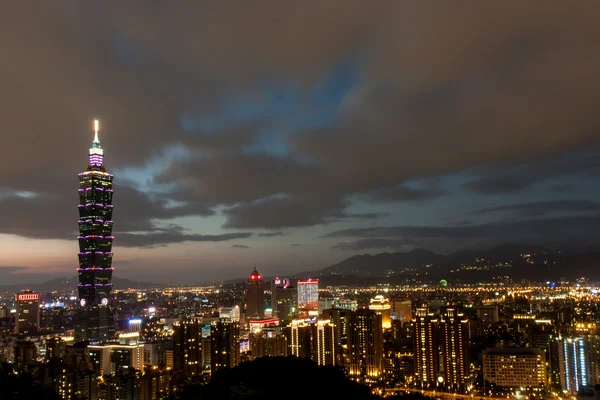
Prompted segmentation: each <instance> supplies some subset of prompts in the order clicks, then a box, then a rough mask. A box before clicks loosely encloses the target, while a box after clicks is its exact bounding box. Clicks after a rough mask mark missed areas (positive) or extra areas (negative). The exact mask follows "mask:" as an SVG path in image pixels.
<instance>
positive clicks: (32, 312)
mask: <svg viewBox="0 0 600 400" xmlns="http://www.w3.org/2000/svg"><path fill="white" fill-rule="evenodd" d="M15 304H16V306H17V307H16V309H17V314H16V315H15V334H17V335H32V334H34V333H36V332H37V331H38V329H39V328H40V295H39V294H38V293H33V292H32V291H31V290H24V291H23V292H21V293H17V294H15Z"/></svg>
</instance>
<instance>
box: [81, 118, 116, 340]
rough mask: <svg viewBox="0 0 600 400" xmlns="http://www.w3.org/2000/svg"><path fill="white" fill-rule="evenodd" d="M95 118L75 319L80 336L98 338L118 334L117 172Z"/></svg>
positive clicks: (84, 177) (85, 178)
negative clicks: (107, 159) (114, 300)
mask: <svg viewBox="0 0 600 400" xmlns="http://www.w3.org/2000/svg"><path fill="white" fill-rule="evenodd" d="M98 128H99V127H98V121H97V120H96V121H94V141H93V142H92V147H91V148H90V151H89V160H90V163H89V166H88V167H87V169H86V170H85V171H84V172H82V173H80V174H79V236H78V237H77V240H78V241H79V253H78V256H79V268H77V272H78V275H79V284H78V285H77V287H78V291H79V310H78V313H77V318H76V321H75V335H76V337H77V339H78V340H80V341H83V340H89V341H91V342H98V341H103V340H107V339H112V338H113V337H114V334H115V323H114V314H113V309H112V307H111V304H110V294H111V291H112V272H113V269H114V268H113V267H112V257H113V253H112V243H113V239H114V237H113V236H112V226H113V221H112V210H113V206H112V198H113V189H112V182H113V175H111V174H109V173H108V172H106V168H104V151H103V149H102V147H101V146H100V140H99V139H98Z"/></svg>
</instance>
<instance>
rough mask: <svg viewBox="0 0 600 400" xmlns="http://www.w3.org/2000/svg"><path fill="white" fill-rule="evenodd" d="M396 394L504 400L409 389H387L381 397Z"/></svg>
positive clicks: (501, 398)
mask: <svg viewBox="0 0 600 400" xmlns="http://www.w3.org/2000/svg"><path fill="white" fill-rule="evenodd" d="M396 392H407V393H421V394H422V395H423V396H427V397H435V398H438V399H442V398H443V399H469V400H480V399H484V400H506V397H489V396H481V395H471V394H458V393H448V392H440V391H436V390H420V389H409V388H389V389H384V390H383V396H384V397H386V395H387V396H392V395H394V394H395V393H396Z"/></svg>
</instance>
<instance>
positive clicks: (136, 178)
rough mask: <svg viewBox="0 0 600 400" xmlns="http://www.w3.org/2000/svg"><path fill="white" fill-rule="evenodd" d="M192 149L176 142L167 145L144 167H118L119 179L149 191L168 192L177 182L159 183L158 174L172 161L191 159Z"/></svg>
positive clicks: (116, 171)
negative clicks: (156, 179)
mask: <svg viewBox="0 0 600 400" xmlns="http://www.w3.org/2000/svg"><path fill="white" fill-rule="evenodd" d="M190 158H191V154H190V151H189V150H188V149H187V148H186V147H185V146H184V145H182V144H180V143H175V144H172V145H169V146H167V147H165V148H164V149H163V150H162V151H161V152H160V154H158V155H156V156H153V157H151V158H150V159H149V160H147V161H146V164H145V165H144V166H143V167H125V168H120V169H116V170H115V171H114V173H115V175H116V176H118V177H119V180H121V181H125V182H127V183H128V184H129V185H132V186H134V187H135V188H136V189H138V190H141V191H144V192H147V193H167V192H169V191H170V190H172V189H173V188H174V187H175V185H176V183H169V184H160V185H159V184H157V183H156V182H154V178H155V177H156V175H158V174H159V173H161V172H162V171H163V170H164V169H165V168H166V167H167V166H168V165H169V163H171V162H172V161H175V160H178V161H181V160H186V159H190Z"/></svg>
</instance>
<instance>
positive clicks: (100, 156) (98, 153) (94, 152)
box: [90, 119, 104, 167]
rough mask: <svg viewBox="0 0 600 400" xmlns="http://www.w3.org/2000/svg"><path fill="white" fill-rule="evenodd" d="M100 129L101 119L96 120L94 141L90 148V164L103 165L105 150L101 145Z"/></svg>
mask: <svg viewBox="0 0 600 400" xmlns="http://www.w3.org/2000/svg"><path fill="white" fill-rule="evenodd" d="M99 130H100V121H98V120H97V119H95V120H94V141H93V142H92V147H91V148H90V166H95V167H101V166H102V163H103V161H104V150H102V147H101V146H100V139H99V138H98V131H99Z"/></svg>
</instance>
